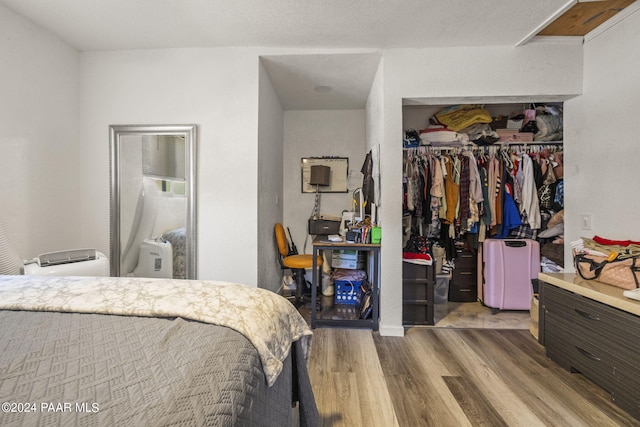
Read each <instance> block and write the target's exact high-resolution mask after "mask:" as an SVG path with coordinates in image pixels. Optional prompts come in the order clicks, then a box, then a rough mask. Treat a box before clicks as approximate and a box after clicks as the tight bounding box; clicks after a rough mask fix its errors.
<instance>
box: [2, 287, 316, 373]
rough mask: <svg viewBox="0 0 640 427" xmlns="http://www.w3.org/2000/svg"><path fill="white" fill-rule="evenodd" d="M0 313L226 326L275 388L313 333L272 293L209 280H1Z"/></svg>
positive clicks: (307, 346) (308, 344)
mask: <svg viewBox="0 0 640 427" xmlns="http://www.w3.org/2000/svg"><path fill="white" fill-rule="evenodd" d="M0 309H3V310H29V311H58V312H74V313H99V314H117V315H130V316H146V317H182V318H185V319H191V320H197V321H200V322H205V323H211V324H215V325H220V326H226V327H228V328H231V329H234V330H235V331H237V332H240V333H241V334H243V335H244V336H246V337H247V339H249V341H251V343H252V344H253V345H254V347H255V348H256V350H257V351H258V353H259V355H260V360H261V361H262V366H263V369H264V372H265V376H266V378H267V383H268V385H269V386H271V385H273V383H274V382H275V380H276V379H277V377H278V375H279V374H280V371H281V370H282V364H283V361H284V360H285V359H286V358H287V356H288V355H289V352H290V350H291V343H293V342H295V341H297V340H300V343H301V344H302V346H301V347H302V349H303V356H304V357H305V359H308V357H309V354H310V350H311V336H312V332H311V329H310V328H309V326H308V325H307V323H306V321H305V320H304V318H302V316H301V315H300V313H298V311H297V310H296V309H295V307H294V306H293V305H292V304H291V303H290V302H289V301H287V300H286V299H284V298H282V297H281V296H279V295H277V294H274V293H273V292H271V291H268V290H265V289H259V288H253V287H250V286H246V285H242V284H238V283H229V282H219V281H208V280H172V279H146V278H131V277H126V278H124V277H123V278H118V277H50V276H0Z"/></svg>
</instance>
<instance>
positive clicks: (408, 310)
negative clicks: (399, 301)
mask: <svg viewBox="0 0 640 427" xmlns="http://www.w3.org/2000/svg"><path fill="white" fill-rule="evenodd" d="M433 314H434V308H433V304H429V303H405V304H403V305H402V323H403V324H404V325H433V323H434V318H433Z"/></svg>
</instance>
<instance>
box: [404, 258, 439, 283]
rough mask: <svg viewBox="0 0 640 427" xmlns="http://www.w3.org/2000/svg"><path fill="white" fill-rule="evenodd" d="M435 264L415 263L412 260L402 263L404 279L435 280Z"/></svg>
mask: <svg viewBox="0 0 640 427" xmlns="http://www.w3.org/2000/svg"><path fill="white" fill-rule="evenodd" d="M431 276H433V266H431V265H420V264H413V263H410V262H403V263H402V280H404V281H409V280H416V281H428V280H434V277H431Z"/></svg>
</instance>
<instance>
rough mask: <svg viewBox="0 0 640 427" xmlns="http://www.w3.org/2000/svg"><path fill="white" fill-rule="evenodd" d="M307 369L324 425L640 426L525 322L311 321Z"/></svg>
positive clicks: (639, 422) (639, 423)
mask: <svg viewBox="0 0 640 427" xmlns="http://www.w3.org/2000/svg"><path fill="white" fill-rule="evenodd" d="M309 374H310V377H311V383H312V385H313V390H314V394H315V397H316V401H317V404H318V409H319V411H320V415H321V418H322V425H324V426H350V427H351V426H385V427H387V426H456V427H457V426H527V427H529V426H638V425H640V421H638V420H635V419H633V418H632V417H631V416H630V415H628V414H627V413H626V412H624V411H623V410H621V409H619V408H618V407H617V406H615V405H614V404H612V403H611V402H610V401H609V396H608V395H607V392H606V391H605V390H603V389H601V388H599V387H598V386H596V385H594V384H593V383H591V382H590V381H589V380H587V379H586V378H584V377H583V376H582V375H581V374H577V373H570V372H568V371H565V370H563V369H562V368H561V367H560V366H558V365H556V364H555V363H554V362H553V361H551V360H549V359H548V358H547V357H546V355H545V352H544V348H543V347H542V346H540V345H539V344H538V343H537V341H536V340H535V339H534V338H533V337H532V336H531V334H530V333H529V331H528V330H522V329H520V330H518V329H515V330H513V329H512V330H491V329H456V328H411V329H409V330H408V331H407V333H406V335H405V336H404V337H382V336H380V335H379V333H377V332H371V331H369V330H358V329H332V328H318V329H315V330H314V341H313V349H312V353H311V359H310V363H309Z"/></svg>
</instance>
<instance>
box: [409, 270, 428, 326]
mask: <svg viewBox="0 0 640 427" xmlns="http://www.w3.org/2000/svg"><path fill="white" fill-rule="evenodd" d="M434 302H435V269H434V268H433V266H432V265H419V264H413V263H410V262H403V263H402V324H403V325H406V326H411V325H433V324H434V308H435V307H434Z"/></svg>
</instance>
